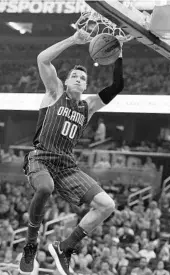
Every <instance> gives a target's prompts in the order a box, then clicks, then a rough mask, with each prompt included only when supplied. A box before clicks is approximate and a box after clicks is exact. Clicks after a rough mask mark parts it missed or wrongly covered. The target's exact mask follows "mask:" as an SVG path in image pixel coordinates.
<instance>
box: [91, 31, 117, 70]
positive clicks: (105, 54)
mask: <svg viewBox="0 0 170 275" xmlns="http://www.w3.org/2000/svg"><path fill="white" fill-rule="evenodd" d="M120 52H121V46H120V42H119V40H118V39H117V38H116V37H115V36H113V35H111V34H107V33H100V34H98V35H96V36H95V37H94V38H93V39H92V40H91V42H90V45H89V53H90V56H91V58H92V59H93V60H94V61H95V62H97V63H99V64H100V65H110V64H113V63H114V62H115V61H116V60H117V59H118V57H119V55H120Z"/></svg>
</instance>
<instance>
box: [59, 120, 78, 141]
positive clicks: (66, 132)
mask: <svg viewBox="0 0 170 275" xmlns="http://www.w3.org/2000/svg"><path fill="white" fill-rule="evenodd" d="M77 128H78V126H77V125H76V124H74V123H71V122H70V121H65V122H64V125H63V129H62V131H61V134H62V135H63V136H65V137H69V138H70V139H73V138H74V137H75V134H76V132H77Z"/></svg>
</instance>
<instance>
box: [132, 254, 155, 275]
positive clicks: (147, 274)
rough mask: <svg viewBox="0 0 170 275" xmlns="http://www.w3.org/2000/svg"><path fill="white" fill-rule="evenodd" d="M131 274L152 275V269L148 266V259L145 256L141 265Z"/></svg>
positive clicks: (141, 260)
mask: <svg viewBox="0 0 170 275" xmlns="http://www.w3.org/2000/svg"><path fill="white" fill-rule="evenodd" d="M131 275H152V271H151V270H150V269H149V268H148V267H147V260H146V258H145V257H142V258H141V259H140V263H139V267H136V268H134V269H132V271H131Z"/></svg>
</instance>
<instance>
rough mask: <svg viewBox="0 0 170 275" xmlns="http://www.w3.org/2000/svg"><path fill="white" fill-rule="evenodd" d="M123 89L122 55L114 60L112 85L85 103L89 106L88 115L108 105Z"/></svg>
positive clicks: (90, 97)
mask: <svg viewBox="0 0 170 275" xmlns="http://www.w3.org/2000/svg"><path fill="white" fill-rule="evenodd" d="M123 88H124V79H123V60H122V55H121V56H120V57H119V58H118V59H117V60H116V62H115V66H114V70H113V83H112V85H111V86H108V87H106V88H104V89H103V90H101V91H100V92H99V93H98V94H97V95H94V96H89V97H88V98H87V99H86V101H87V103H88V106H89V113H90V115H92V114H93V113H95V112H96V111H97V110H99V109H101V108H102V107H103V106H105V105H106V104H108V103H109V102H110V101H112V100H113V98H115V97H116V95H118V94H119V93H120V92H121V91H122V90H123Z"/></svg>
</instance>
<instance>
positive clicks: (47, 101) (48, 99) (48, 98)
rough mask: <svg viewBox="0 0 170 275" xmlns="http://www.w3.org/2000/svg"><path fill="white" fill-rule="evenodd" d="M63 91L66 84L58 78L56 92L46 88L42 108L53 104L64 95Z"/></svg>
mask: <svg viewBox="0 0 170 275" xmlns="http://www.w3.org/2000/svg"><path fill="white" fill-rule="evenodd" d="M63 92H64V85H63V83H62V81H61V80H60V79H59V78H58V83H57V85H56V92H54V93H53V92H51V91H49V90H46V92H45V94H44V97H43V99H42V102H41V105H40V109H42V108H45V107H49V106H50V105H53V104H54V103H55V102H56V101H57V100H58V99H59V98H60V97H61V96H62V94H63Z"/></svg>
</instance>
